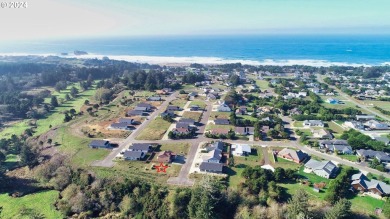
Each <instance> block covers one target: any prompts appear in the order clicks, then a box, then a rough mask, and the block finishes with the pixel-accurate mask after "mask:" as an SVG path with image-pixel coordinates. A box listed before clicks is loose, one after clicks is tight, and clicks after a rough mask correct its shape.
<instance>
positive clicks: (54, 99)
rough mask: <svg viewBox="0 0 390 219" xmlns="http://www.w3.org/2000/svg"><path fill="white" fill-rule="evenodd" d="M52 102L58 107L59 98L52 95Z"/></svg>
mask: <svg viewBox="0 0 390 219" xmlns="http://www.w3.org/2000/svg"><path fill="white" fill-rule="evenodd" d="M50 104H51V105H52V106H53V107H58V100H57V97H56V96H52V97H51V100H50Z"/></svg>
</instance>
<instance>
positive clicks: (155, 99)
mask: <svg viewBox="0 0 390 219" xmlns="http://www.w3.org/2000/svg"><path fill="white" fill-rule="evenodd" d="M148 100H149V101H162V98H161V97H156V96H153V97H148Z"/></svg>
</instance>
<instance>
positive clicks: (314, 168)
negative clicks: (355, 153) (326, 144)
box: [304, 159, 338, 179]
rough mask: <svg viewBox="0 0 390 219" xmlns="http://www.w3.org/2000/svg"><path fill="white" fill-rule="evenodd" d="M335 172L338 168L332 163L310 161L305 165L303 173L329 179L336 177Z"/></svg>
mask: <svg viewBox="0 0 390 219" xmlns="http://www.w3.org/2000/svg"><path fill="white" fill-rule="evenodd" d="M337 170H338V167H337V166H336V164H334V163H333V162H332V161H317V160H313V159H311V160H309V161H308V162H307V163H306V164H305V169H304V172H306V173H314V174H316V175H317V176H321V177H324V178H327V179H329V178H332V177H335V176H336V174H337Z"/></svg>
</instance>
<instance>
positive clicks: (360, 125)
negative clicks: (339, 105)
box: [343, 121, 364, 130]
mask: <svg viewBox="0 0 390 219" xmlns="http://www.w3.org/2000/svg"><path fill="white" fill-rule="evenodd" d="M343 125H344V127H347V128H352V129H356V130H363V129H364V125H363V123H361V122H358V121H346V122H344V124H343Z"/></svg>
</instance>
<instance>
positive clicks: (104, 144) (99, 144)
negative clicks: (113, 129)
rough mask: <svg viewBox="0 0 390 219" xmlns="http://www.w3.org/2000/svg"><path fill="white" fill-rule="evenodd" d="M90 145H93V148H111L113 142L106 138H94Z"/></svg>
mask: <svg viewBox="0 0 390 219" xmlns="http://www.w3.org/2000/svg"><path fill="white" fill-rule="evenodd" d="M89 147H91V148H110V147H111V144H110V142H109V141H106V140H92V141H91V143H89Z"/></svg>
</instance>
